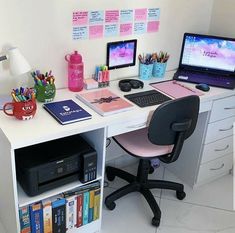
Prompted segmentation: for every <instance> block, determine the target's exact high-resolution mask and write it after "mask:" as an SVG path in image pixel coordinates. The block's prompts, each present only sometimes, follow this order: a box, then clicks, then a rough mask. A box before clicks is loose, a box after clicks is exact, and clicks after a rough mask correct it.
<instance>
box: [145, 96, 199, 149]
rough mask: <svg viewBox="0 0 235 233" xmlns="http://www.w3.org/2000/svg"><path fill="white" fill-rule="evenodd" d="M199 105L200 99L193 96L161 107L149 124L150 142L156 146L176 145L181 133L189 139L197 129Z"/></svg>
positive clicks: (169, 102)
mask: <svg viewBox="0 0 235 233" xmlns="http://www.w3.org/2000/svg"><path fill="white" fill-rule="evenodd" d="M199 103H200V100H199V97H198V96H196V95H192V96H187V97H183V98H179V99H175V100H171V101H167V102H165V103H163V104H162V105H160V106H159V107H158V108H157V109H156V110H155V111H154V113H153V116H152V118H151V121H150V124H149V129H148V137H149V140H150V141H151V142H152V143H153V144H156V145H171V144H175V143H176V139H177V137H178V134H179V132H184V139H187V138H188V137H189V136H190V135H191V134H192V133H193V131H194V129H195V127H196V124H197V118H198V112H199Z"/></svg>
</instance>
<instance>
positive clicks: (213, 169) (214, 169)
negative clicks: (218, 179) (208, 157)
mask: <svg viewBox="0 0 235 233" xmlns="http://www.w3.org/2000/svg"><path fill="white" fill-rule="evenodd" d="M223 167H224V163H223V164H222V165H221V166H220V167H218V168H210V170H211V171H217V170H220V169H222V168H223Z"/></svg>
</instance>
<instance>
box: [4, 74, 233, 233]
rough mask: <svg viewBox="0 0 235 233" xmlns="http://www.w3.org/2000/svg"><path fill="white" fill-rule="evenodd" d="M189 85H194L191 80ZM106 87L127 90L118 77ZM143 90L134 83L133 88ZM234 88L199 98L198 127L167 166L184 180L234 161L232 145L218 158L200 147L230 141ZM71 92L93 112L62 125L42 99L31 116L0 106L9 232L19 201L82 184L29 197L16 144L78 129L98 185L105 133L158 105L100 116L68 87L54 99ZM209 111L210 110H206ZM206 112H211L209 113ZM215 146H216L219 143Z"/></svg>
mask: <svg viewBox="0 0 235 233" xmlns="http://www.w3.org/2000/svg"><path fill="white" fill-rule="evenodd" d="M167 75H168V77H169V78H170V77H172V73H168V74H167ZM157 80H159V81H162V80H163V79H152V80H150V82H155V81H157ZM148 83H149V82H145V87H144V89H142V90H147V89H151V87H150V86H149V85H147V84H148ZM187 85H189V86H191V87H194V85H192V84H187ZM110 88H111V90H112V91H113V92H116V93H117V94H118V95H124V94H125V93H123V92H120V91H119V88H118V81H113V82H111V86H110ZM142 90H141V89H138V90H134V91H132V92H137V91H142ZM234 94H235V91H231V90H225V89H219V88H211V90H210V92H209V93H206V94H205V95H203V96H202V97H201V98H200V99H201V106H200V117H199V123H198V126H197V128H196V131H195V133H194V134H193V136H192V137H191V138H190V139H189V140H188V142H187V143H186V146H185V147H184V148H183V151H182V154H181V156H180V159H179V160H178V161H177V162H176V163H174V164H173V165H170V166H169V169H171V170H173V171H174V172H175V173H176V174H177V175H178V176H180V177H181V179H184V180H186V182H188V183H189V184H191V185H192V186H195V185H198V184H200V183H203V182H208V180H210V179H211V178H214V177H217V176H220V175H221V174H222V173H226V172H228V169H229V168H230V167H231V166H232V165H231V164H232V162H230V157H231V161H232V156H231V151H230V152H229V153H227V152H224V153H225V154H223V153H222V152H221V151H220V152H219V153H220V154H219V155H216V158H214V157H213V154H214V152H209V153H210V156H211V157H210V156H206V155H207V152H205V151H204V150H205V148H206V149H207V150H209V149H211V147H212V148H213V146H214V144H213V143H215V142H220V143H221V145H220V146H221V147H224V144H223V143H224V142H223V141H224V140H225V145H227V143H228V142H227V141H226V140H227V139H228V138H230V136H231V135H232V129H228V130H227V128H226V127H229V126H230V124H231V122H233V121H234V119H235V118H234V116H235V109H234V108H232V107H233V106H234V104H235V96H234ZM69 98H71V99H73V100H75V101H76V102H78V103H79V104H80V105H81V106H82V107H84V108H85V109H86V110H87V111H88V112H90V113H91V114H92V119H91V120H87V121H82V122H77V123H73V124H69V125H64V126H62V125H60V124H59V123H57V121H55V119H53V118H52V117H51V116H50V115H49V114H48V113H47V112H46V111H45V110H44V109H42V104H40V103H39V104H38V110H37V113H36V115H35V117H34V119H32V120H29V121H19V120H16V119H14V118H13V117H8V116H6V115H5V114H4V113H3V112H0V128H1V129H0V187H1V188H0V219H1V221H2V223H3V225H4V226H5V227H6V230H7V232H9V233H16V232H17V233H19V221H18V207H19V206H24V205H27V204H29V203H33V202H35V201H38V200H42V199H44V198H47V197H50V196H54V195H55V194H59V193H61V192H62V191H66V190H70V189H72V188H75V187H78V186H81V185H82V184H81V183H80V182H73V183H71V184H68V185H65V186H62V187H60V188H57V189H53V190H51V191H48V192H45V193H43V194H42V195H38V196H36V197H33V198H30V197H28V196H27V195H25V193H24V192H23V190H22V189H21V188H20V186H19V185H17V177H16V172H15V150H16V149H17V148H21V147H25V146H29V145H33V144H37V143H42V142H45V141H50V140H53V139H57V138H63V137H66V136H69V135H76V134H82V135H83V136H84V137H86V138H87V139H88V140H89V141H90V143H91V144H92V145H93V146H94V147H95V149H96V150H97V153H98V178H97V179H98V180H100V182H101V185H103V181H104V180H103V178H104V167H105V142H106V137H111V136H114V135H117V134H121V133H125V132H128V131H133V130H136V129H140V128H143V127H145V126H146V124H147V121H148V118H149V113H150V112H152V111H153V110H154V109H155V108H156V107H157V106H153V107H147V108H139V107H138V106H135V107H134V108H133V110H131V111H127V112H123V113H118V114H115V115H111V116H107V117H102V116H100V115H98V114H97V113H95V112H94V111H93V110H91V109H90V108H89V107H87V106H85V105H84V104H83V103H81V102H80V101H79V100H77V99H76V98H75V93H72V92H69V91H68V90H67V89H63V90H58V91H57V94H56V98H55V101H57V100H63V99H69ZM227 102H228V103H229V106H227V105H226V104H227ZM233 103H234V104H233ZM224 104H225V105H226V107H227V108H228V109H227V110H224V109H222V110H220V108H221V106H222V107H223V105H224ZM230 107H231V109H230ZM211 111H212V114H210V112H211ZM213 112H214V113H213ZM210 115H211V116H212V117H211V118H210ZM216 124H219V126H221V127H223V128H218V127H217V128H218V129H224V131H223V132H222V131H220V134H221V135H222V137H220V136H219V135H220V134H218V133H216V131H213V132H212V131H211V130H214V129H215V128H216V127H215V125H216ZM210 133H212V134H213V135H217V136H218V137H216V138H213V137H212V138H211V137H210V136H209V135H208V134H210ZM228 141H229V140H228ZM222 142H223V143H222ZM217 144H218V143H217ZM211 145H212V146H211ZM215 145H216V143H215ZM216 146H217V145H216ZM225 147H226V146H225ZM229 147H231V146H229ZM222 149H223V148H222ZM222 149H221V150H222ZM225 149H226V148H225ZM218 150H220V149H219V148H218ZM205 154H206V155H205ZM32 156H33V155H32ZM205 156H206V158H205ZM218 160H219V161H218ZM221 162H222V165H223V164H224V165H223V166H222V168H220V167H215V169H216V168H218V170H213V171H217V173H216V175H212V177H211V174H209V175H208V174H207V170H208V169H209V170H210V166H209V165H210V163H212V165H213V166H221V165H220V163H221ZM208 164H209V165H208ZM207 166H209V167H207ZM219 168H220V169H219ZM203 176H206V179H203ZM102 196H103V189H102V192H101V200H102ZM101 211H102V210H101ZM101 215H102V213H101ZM100 225H101V218H100V219H99V220H96V221H95V222H92V223H90V224H88V225H85V226H83V227H81V228H79V230H77V229H75V230H74V232H79V233H80V232H81V233H82V232H87V233H92V232H96V231H99V229H100Z"/></svg>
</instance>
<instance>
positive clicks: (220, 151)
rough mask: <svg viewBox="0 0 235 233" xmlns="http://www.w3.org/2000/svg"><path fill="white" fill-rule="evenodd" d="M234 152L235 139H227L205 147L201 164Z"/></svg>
mask: <svg viewBox="0 0 235 233" xmlns="http://www.w3.org/2000/svg"><path fill="white" fill-rule="evenodd" d="M232 152H233V137H232V136H230V137H226V138H223V139H221V140H219V141H215V142H212V143H209V144H207V145H205V146H204V149H203V153H202V161H201V163H206V162H209V161H210V160H214V159H217V158H220V157H222V156H224V155H226V154H231V153H232Z"/></svg>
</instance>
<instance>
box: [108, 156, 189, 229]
mask: <svg viewBox="0 0 235 233" xmlns="http://www.w3.org/2000/svg"><path fill="white" fill-rule="evenodd" d="M149 169H150V162H149V161H148V160H143V159H141V160H140V162H139V167H138V172H137V176H134V175H132V174H130V173H128V172H126V171H123V170H121V169H118V168H114V167H110V166H108V167H106V175H107V178H108V180H109V181H113V180H114V178H115V177H116V176H117V177H120V178H122V179H123V180H126V181H127V182H129V184H127V185H126V186H124V187H122V188H120V189H118V190H116V191H115V192H113V193H111V194H110V195H109V196H107V197H106V198H105V205H106V207H107V208H108V209H109V210H113V209H115V207H116V204H115V202H114V201H116V200H117V199H119V198H121V197H123V196H125V195H127V194H128V193H131V192H140V193H141V194H142V195H143V196H144V197H145V199H146V201H147V202H148V204H149V206H150V208H151V210H152V212H153V215H154V217H153V219H152V225H154V226H156V227H158V226H159V224H160V220H161V210H160V208H159V206H158V204H157V202H156V200H155V198H154V196H153V194H152V193H151V191H150V189H153V188H160V189H170V190H175V191H176V197H177V198H178V199H179V200H183V199H184V198H185V196H186V194H185V192H184V186H183V185H182V184H179V183H175V182H170V181H164V180H149V179H148V174H149Z"/></svg>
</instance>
